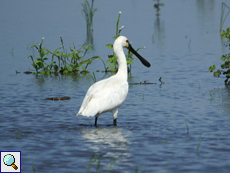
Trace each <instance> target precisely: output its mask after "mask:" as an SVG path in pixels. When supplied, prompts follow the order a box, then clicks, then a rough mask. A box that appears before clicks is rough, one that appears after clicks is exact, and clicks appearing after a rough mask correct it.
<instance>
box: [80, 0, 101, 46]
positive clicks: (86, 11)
mask: <svg viewBox="0 0 230 173" xmlns="http://www.w3.org/2000/svg"><path fill="white" fill-rule="evenodd" d="M93 3H94V0H92V3H91V5H90V4H89V2H88V0H85V2H84V3H82V4H81V5H82V7H83V9H82V11H81V12H82V15H83V16H84V18H85V22H86V30H87V42H86V43H87V44H92V45H93V16H94V13H95V12H96V11H97V9H96V8H95V9H94V8H93Z"/></svg>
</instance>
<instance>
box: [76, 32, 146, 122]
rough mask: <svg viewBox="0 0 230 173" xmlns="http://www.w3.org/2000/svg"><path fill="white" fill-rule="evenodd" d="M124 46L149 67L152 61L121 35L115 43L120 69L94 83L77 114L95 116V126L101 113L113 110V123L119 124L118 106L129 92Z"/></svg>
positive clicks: (114, 47) (114, 48)
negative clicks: (145, 57)
mask: <svg viewBox="0 0 230 173" xmlns="http://www.w3.org/2000/svg"><path fill="white" fill-rule="evenodd" d="M123 47H125V48H127V49H129V50H130V51H131V52H133V54H134V55H136V56H137V57H138V58H139V59H140V61H141V62H142V63H143V64H144V65H145V66H147V67H150V63H149V62H148V61H146V60H145V59H144V58H143V57H142V56H140V55H139V54H138V53H137V52H136V51H135V50H134V49H133V48H132V46H131V45H130V43H129V41H128V39H127V38H126V37H124V36H119V37H118V38H117V39H116V40H115V41H114V44H113V50H114V53H115V54H116V56H117V62H118V71H117V73H116V74H115V75H113V76H111V77H109V78H107V79H103V80H101V81H98V82H96V83H94V84H93V85H92V86H91V87H90V88H89V89H88V91H87V93H86V96H85V98H84V100H83V102H82V105H81V108H80V110H79V112H78V113H77V115H83V116H87V117H91V116H95V126H97V119H98V117H99V115H100V114H102V113H104V112H112V114H113V125H114V126H116V124H117V114H118V108H119V107H120V106H121V105H122V104H123V102H124V101H125V99H126V96H127V94H128V88H129V85H128V82H127V78H128V77H127V76H128V74H127V62H126V57H125V54H124V50H123Z"/></svg>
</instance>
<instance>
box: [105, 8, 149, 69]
mask: <svg viewBox="0 0 230 173" xmlns="http://www.w3.org/2000/svg"><path fill="white" fill-rule="evenodd" d="M120 17H121V11H120V12H119V14H118V18H117V23H116V35H115V36H114V37H113V39H117V38H118V37H119V36H120V33H121V31H122V29H123V28H124V26H121V27H120V28H119V22H120ZM106 47H108V48H109V49H112V50H113V45H112V44H107V45H106ZM140 49H145V47H139V48H138V49H137V50H136V51H138V50H140ZM108 58H109V59H108V60H107V61H106V62H107V63H109V64H110V65H109V67H106V66H105V69H106V72H107V71H109V69H110V71H111V72H116V71H117V70H118V63H117V57H116V55H115V53H113V55H108ZM134 59H136V58H134V57H133V53H132V52H131V51H130V50H128V53H127V55H126V61H127V66H128V72H130V71H131V66H132V65H133V60H134Z"/></svg>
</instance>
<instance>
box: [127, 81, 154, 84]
mask: <svg viewBox="0 0 230 173" xmlns="http://www.w3.org/2000/svg"><path fill="white" fill-rule="evenodd" d="M147 84H157V83H149V82H146V81H144V82H140V83H129V85H147Z"/></svg>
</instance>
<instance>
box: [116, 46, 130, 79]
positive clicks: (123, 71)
mask: <svg viewBox="0 0 230 173" xmlns="http://www.w3.org/2000/svg"><path fill="white" fill-rule="evenodd" d="M114 52H115V54H116V56H117V62H118V71H117V74H116V75H118V76H119V78H123V79H124V80H127V77H128V74H127V73H128V71H127V61H126V57H125V53H124V50H123V47H122V46H121V45H114Z"/></svg>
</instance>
